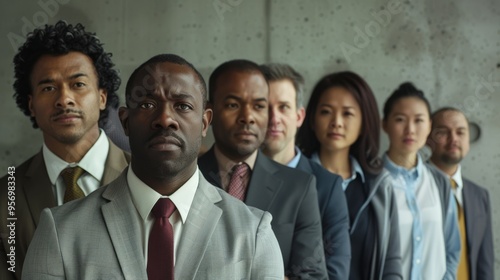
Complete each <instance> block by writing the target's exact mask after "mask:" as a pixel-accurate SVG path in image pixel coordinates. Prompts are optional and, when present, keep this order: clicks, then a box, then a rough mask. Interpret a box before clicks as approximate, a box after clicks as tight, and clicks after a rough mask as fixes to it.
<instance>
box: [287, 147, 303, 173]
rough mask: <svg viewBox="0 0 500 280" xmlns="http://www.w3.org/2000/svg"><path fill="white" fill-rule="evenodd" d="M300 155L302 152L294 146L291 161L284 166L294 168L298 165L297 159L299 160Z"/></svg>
mask: <svg viewBox="0 0 500 280" xmlns="http://www.w3.org/2000/svg"><path fill="white" fill-rule="evenodd" d="M301 155H302V152H301V151H300V149H299V148H298V147H297V146H295V156H294V157H293V158H292V160H291V161H289V162H288V163H287V164H286V166H288V167H291V168H296V167H297V165H299V160H300V156H301Z"/></svg>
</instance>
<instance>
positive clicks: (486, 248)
mask: <svg viewBox="0 0 500 280" xmlns="http://www.w3.org/2000/svg"><path fill="white" fill-rule="evenodd" d="M463 183H464V188H463V191H462V194H463V203H464V211H465V227H466V230H467V246H468V250H469V255H468V260H469V265H470V274H471V275H470V279H471V280H490V279H491V280H493V279H495V277H494V271H495V257H494V252H493V249H494V248H493V234H492V228H491V208H490V197H489V194H488V191H487V190H486V189H484V188H481V187H479V186H478V185H476V184H474V183H473V182H471V181H469V180H467V179H465V178H463Z"/></svg>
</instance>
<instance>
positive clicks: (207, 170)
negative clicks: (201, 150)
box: [198, 146, 222, 188]
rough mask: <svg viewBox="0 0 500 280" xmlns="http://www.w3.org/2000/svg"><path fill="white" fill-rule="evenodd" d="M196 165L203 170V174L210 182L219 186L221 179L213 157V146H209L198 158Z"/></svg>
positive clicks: (220, 185)
mask: <svg viewBox="0 0 500 280" xmlns="http://www.w3.org/2000/svg"><path fill="white" fill-rule="evenodd" d="M198 166H199V167H200V170H201V171H202V172H203V176H205V178H206V179H207V181H208V182H210V184H212V185H214V186H216V187H219V188H221V187H222V184H221V179H220V173H219V165H218V163H217V159H216V158H215V152H214V146H212V148H210V150H208V151H207V152H206V153H205V154H204V155H202V156H201V157H200V158H199V160H198Z"/></svg>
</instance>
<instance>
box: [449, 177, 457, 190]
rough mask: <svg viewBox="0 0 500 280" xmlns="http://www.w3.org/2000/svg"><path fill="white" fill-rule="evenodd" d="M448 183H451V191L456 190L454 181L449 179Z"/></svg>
mask: <svg viewBox="0 0 500 280" xmlns="http://www.w3.org/2000/svg"><path fill="white" fill-rule="evenodd" d="M450 183H451V188H452V189H454V190H455V189H457V182H456V181H455V180H453V179H450Z"/></svg>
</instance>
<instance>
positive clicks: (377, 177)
mask: <svg viewBox="0 0 500 280" xmlns="http://www.w3.org/2000/svg"><path fill="white" fill-rule="evenodd" d="M379 136H380V117H379V113H378V107H377V102H376V100H375V97H374V95H373V92H372V90H371V89H370V87H369V86H368V84H367V83H366V82H365V81H364V80H363V78H361V77H360V76H359V75H357V74H355V73H352V72H339V73H333V74H330V75H327V76H325V77H323V78H322V79H321V80H320V81H319V82H318V83H317V84H316V86H315V87H314V90H313V92H312V94H311V98H310V100H309V103H308V105H307V110H306V117H305V120H304V123H303V125H302V127H301V128H300V130H299V132H298V135H297V143H298V144H299V147H300V148H301V150H302V152H303V153H304V154H305V155H306V156H309V157H311V158H312V159H313V160H314V161H316V162H318V163H319V164H321V165H322V166H323V167H324V168H326V169H327V170H328V171H330V172H332V173H335V174H338V175H340V176H341V177H342V178H343V179H344V181H343V189H344V194H345V196H346V199H347V204H348V208H349V217H350V222H351V253H352V259H351V270H350V277H349V279H403V278H402V273H401V253H400V247H399V246H400V242H399V231H398V216H397V209H396V204H395V203H396V202H395V200H394V194H393V191H392V188H391V186H390V178H389V177H388V176H389V175H388V174H387V173H384V172H382V165H381V160H380V159H379V158H378V151H379V141H380V140H379Z"/></svg>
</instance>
